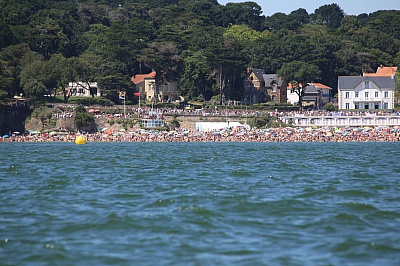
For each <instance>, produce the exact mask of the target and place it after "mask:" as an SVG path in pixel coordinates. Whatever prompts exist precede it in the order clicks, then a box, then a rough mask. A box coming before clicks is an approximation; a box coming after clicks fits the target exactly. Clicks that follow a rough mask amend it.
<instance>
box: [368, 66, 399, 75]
mask: <svg viewBox="0 0 400 266" xmlns="http://www.w3.org/2000/svg"><path fill="white" fill-rule="evenodd" d="M396 72H397V67H384V66H380V67H378V69H377V70H376V73H364V76H369V77H391V76H394V75H395V74H396Z"/></svg>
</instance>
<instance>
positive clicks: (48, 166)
mask: <svg viewBox="0 0 400 266" xmlns="http://www.w3.org/2000/svg"><path fill="white" fill-rule="evenodd" d="M399 150H400V143H88V144H86V145H75V144H74V143H1V144H0V154H1V159H0V160H1V161H0V199H1V203H0V204H1V205H0V264H1V265H385V266H387V265H400V188H399V180H400V164H399V162H400V154H399Z"/></svg>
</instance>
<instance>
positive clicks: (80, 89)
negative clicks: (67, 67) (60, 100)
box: [68, 81, 101, 97]
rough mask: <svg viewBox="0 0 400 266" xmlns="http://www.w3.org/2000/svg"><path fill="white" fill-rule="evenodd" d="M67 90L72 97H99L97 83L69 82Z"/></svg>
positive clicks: (99, 92)
mask: <svg viewBox="0 0 400 266" xmlns="http://www.w3.org/2000/svg"><path fill="white" fill-rule="evenodd" d="M68 89H69V93H70V94H71V95H73V96H80V97H91V96H92V94H93V95H94V96H96V97H100V96H101V91H100V89H99V88H98V86H97V82H82V81H80V82H69V84H68ZM91 92H92V93H91Z"/></svg>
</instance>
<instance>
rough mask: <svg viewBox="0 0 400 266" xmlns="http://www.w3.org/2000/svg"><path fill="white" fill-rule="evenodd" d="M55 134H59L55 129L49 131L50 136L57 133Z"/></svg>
mask: <svg viewBox="0 0 400 266" xmlns="http://www.w3.org/2000/svg"><path fill="white" fill-rule="evenodd" d="M55 134H57V132H55V131H51V132H50V133H49V135H50V136H53V135H55Z"/></svg>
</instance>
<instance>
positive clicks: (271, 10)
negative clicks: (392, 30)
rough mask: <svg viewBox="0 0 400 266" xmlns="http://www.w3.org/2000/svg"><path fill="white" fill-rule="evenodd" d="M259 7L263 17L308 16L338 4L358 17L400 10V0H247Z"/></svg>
mask: <svg viewBox="0 0 400 266" xmlns="http://www.w3.org/2000/svg"><path fill="white" fill-rule="evenodd" d="M248 1H251V2H255V3H257V4H258V5H260V6H261V8H262V11H263V15H265V16H271V15H273V14H275V13H277V12H282V13H285V14H289V13H290V12H292V11H294V10H297V9H299V8H305V9H306V10H307V12H308V13H309V14H311V13H314V10H315V9H317V8H319V7H320V6H323V5H328V4H332V3H336V4H338V5H339V6H340V7H341V8H342V9H343V11H344V13H345V14H348V15H359V14H362V13H367V14H369V13H373V12H375V11H378V10H393V9H394V10H400V0H379V1H377V0H374V1H371V0H336V1H335V0H332V1H324V0H303V1H299V0H248ZM229 2H231V3H241V2H246V0H218V3H220V4H221V5H226V3H229Z"/></svg>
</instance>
